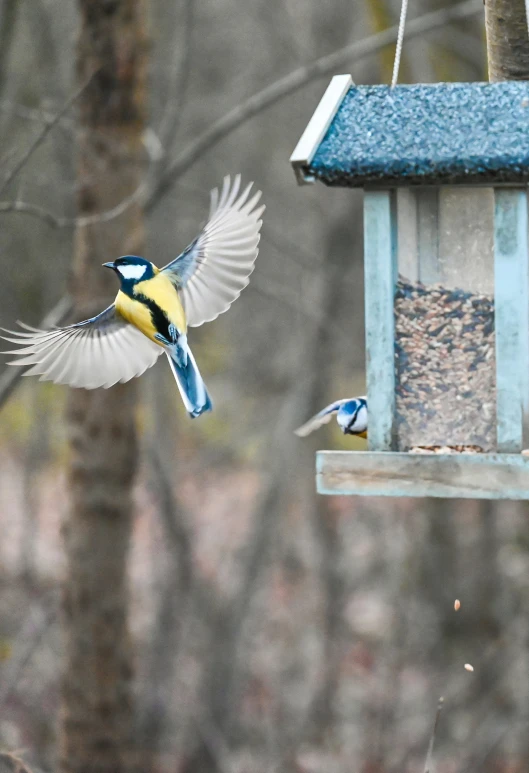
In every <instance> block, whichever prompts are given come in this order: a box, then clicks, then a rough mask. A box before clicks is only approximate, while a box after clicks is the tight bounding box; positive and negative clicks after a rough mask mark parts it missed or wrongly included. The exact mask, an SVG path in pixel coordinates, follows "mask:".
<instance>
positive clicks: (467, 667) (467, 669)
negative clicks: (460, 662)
mask: <svg viewBox="0 0 529 773" xmlns="http://www.w3.org/2000/svg"><path fill="white" fill-rule="evenodd" d="M473 670H474V666H471V665H470V663H465V671H473Z"/></svg>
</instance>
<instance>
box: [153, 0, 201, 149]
mask: <svg viewBox="0 0 529 773" xmlns="http://www.w3.org/2000/svg"><path fill="white" fill-rule="evenodd" d="M194 18H195V0H184V22H183V28H184V29H183V31H182V49H181V50H180V48H179V47H178V46H175V53H174V57H173V61H172V64H171V75H170V80H169V94H168V99H167V104H166V107H165V110H164V113H163V116H162V120H161V121H160V129H159V132H158V135H159V137H160V140H161V143H162V146H163V147H164V148H165V149H166V153H167V151H168V150H169V149H170V148H171V147H172V144H173V142H174V140H175V137H176V135H177V133H178V129H179V128H180V123H181V121H182V115H183V108H184V103H185V101H186V97H187V95H188V92H189V82H190V80H191V55H192V52H193V47H192V42H193V22H194Z"/></svg>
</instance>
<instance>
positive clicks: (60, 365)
mask: <svg viewBox="0 0 529 773" xmlns="http://www.w3.org/2000/svg"><path fill="white" fill-rule="evenodd" d="M19 324H20V326H21V327H22V328H24V331H25V332H23V331H20V330H17V331H12V330H7V331H5V332H7V333H10V335H9V336H0V337H1V338H3V339H4V340H5V341H11V342H12V343H15V344H19V347H20V348H18V349H15V350H14V351H11V352H5V354H14V355H16V359H15V360H12V361H11V362H10V363H9V365H22V366H25V367H28V366H30V367H29V370H27V371H26V373H25V374H24V375H25V376H37V375H38V376H40V380H41V381H54V382H55V383H56V384H69V385H70V386H73V387H83V388H84V389H96V388H97V387H103V388H104V389H107V388H108V387H111V386H112V385H113V384H116V383H117V382H118V381H121V382H124V381H129V380H130V379H131V378H134V377H135V376H140V375H141V374H142V373H143V372H144V371H146V370H147V368H150V367H151V366H152V365H154V363H155V362H156V360H157V359H158V357H159V356H160V354H163V349H162V347H161V346H157V345H156V344H155V343H153V342H152V341H150V340H149V339H148V338H146V337H145V336H144V335H143V334H142V333H140V331H139V330H137V329H136V328H135V327H134V326H133V325H130V324H129V323H128V322H126V321H125V320H124V319H123V318H122V317H120V316H119V314H118V313H117V312H116V307H115V306H114V304H112V306H109V307H108V308H107V309H105V311H102V312H101V314H98V315H97V316H96V317H92V318H91V319H86V320H84V321H83V322H77V323H76V324H75V325H69V326H68V327H59V328H55V329H52V330H38V329H36V328H31V327H29V326H28V325H24V324H23V323H19Z"/></svg>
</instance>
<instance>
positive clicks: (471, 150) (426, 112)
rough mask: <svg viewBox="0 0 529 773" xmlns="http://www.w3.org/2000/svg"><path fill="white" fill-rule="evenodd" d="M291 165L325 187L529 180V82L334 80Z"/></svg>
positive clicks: (300, 177) (301, 175)
mask: <svg viewBox="0 0 529 773" xmlns="http://www.w3.org/2000/svg"><path fill="white" fill-rule="evenodd" d="M291 162H292V164H293V166H294V168H295V170H296V174H297V176H298V181H299V182H300V183H303V182H313V181H314V180H321V181H322V182H324V183H326V184H327V185H339V186H348V187H362V186H365V185H373V184H375V185H376V184H380V185H442V184H457V183H459V184H466V185H469V184H490V185H499V184H525V183H527V182H529V82H524V81H516V82H507V83H441V84H436V85H411V86H396V87H395V88H394V89H391V88H390V87H389V86H354V85H353V84H352V81H351V78H350V76H348V75H345V76H344V75H337V76H335V77H334V78H333V80H332V81H331V83H330V85H329V87H328V89H327V91H326V93H325V95H324V97H323V98H322V100H321V102H320V105H319V106H318V108H317V110H316V112H315V113H314V115H313V117H312V119H311V121H310V123H309V124H308V126H307V129H306V130H305V132H304V134H303V136H302V138H301V139H300V141H299V143H298V146H297V147H296V150H295V151H294V153H293V155H292V157H291Z"/></svg>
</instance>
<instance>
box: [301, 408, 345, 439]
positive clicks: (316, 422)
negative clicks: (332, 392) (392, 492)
mask: <svg viewBox="0 0 529 773" xmlns="http://www.w3.org/2000/svg"><path fill="white" fill-rule="evenodd" d="M346 402H348V401H347V399H345V400H337V401H336V402H335V403H331V404H330V405H328V406H327V407H326V408H324V409H323V410H322V411H320V412H319V413H317V414H316V416H313V417H312V419H309V420H308V421H307V422H306V423H305V424H302V425H301V427H298V428H297V429H296V430H294V434H295V435H297V436H298V437H307V435H310V433H311V432H314V430H316V429H319V428H320V427H321V426H322V425H323V424H328V423H329V422H330V420H331V419H332V417H333V416H335V415H336V414H337V413H338V411H339V410H340V406H341V405H343V404H344V403H346Z"/></svg>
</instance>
